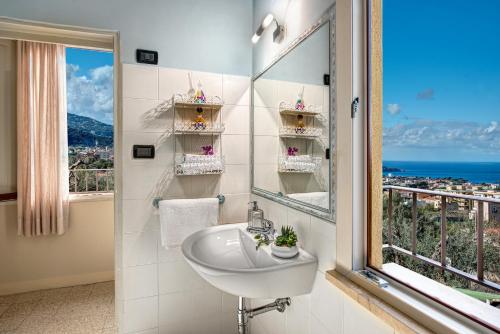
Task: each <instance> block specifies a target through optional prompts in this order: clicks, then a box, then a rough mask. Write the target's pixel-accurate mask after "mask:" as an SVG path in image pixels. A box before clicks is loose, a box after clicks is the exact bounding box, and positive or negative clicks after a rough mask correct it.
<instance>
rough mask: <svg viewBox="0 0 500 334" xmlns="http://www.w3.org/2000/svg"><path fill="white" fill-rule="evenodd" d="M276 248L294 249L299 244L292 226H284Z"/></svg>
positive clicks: (277, 239)
mask: <svg viewBox="0 0 500 334" xmlns="http://www.w3.org/2000/svg"><path fill="white" fill-rule="evenodd" d="M274 243H275V244H276V246H285V247H293V246H295V245H296V244H297V234H295V231H294V230H293V227H291V226H282V227H281V235H279V236H277V237H276V241H275V242H274Z"/></svg>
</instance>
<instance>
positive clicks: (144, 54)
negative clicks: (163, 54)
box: [135, 49, 158, 65]
mask: <svg viewBox="0 0 500 334" xmlns="http://www.w3.org/2000/svg"><path fill="white" fill-rule="evenodd" d="M135 59H136V61H137V62H138V63H142V64H150V65H158V52H157V51H151V50H142V49H137V51H136V52H135Z"/></svg>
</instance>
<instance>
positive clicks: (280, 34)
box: [252, 14, 285, 44]
mask: <svg viewBox="0 0 500 334" xmlns="http://www.w3.org/2000/svg"><path fill="white" fill-rule="evenodd" d="M273 22H275V23H276V29H274V32H273V42H274V43H281V41H282V40H283V38H284V37H285V26H284V25H280V24H279V23H278V21H277V20H276V19H275V18H274V16H273V14H267V15H266V17H264V19H263V20H262V23H261V24H260V25H259V28H257V31H256V32H255V34H253V36H252V43H253V44H256V43H257V42H258V41H259V39H260V36H261V35H262V33H263V32H264V30H266V28H267V27H269V26H270V25H271V23H273Z"/></svg>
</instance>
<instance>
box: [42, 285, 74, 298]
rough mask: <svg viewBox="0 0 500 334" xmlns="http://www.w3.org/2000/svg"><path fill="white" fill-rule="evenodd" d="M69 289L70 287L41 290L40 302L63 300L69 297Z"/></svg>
mask: <svg viewBox="0 0 500 334" xmlns="http://www.w3.org/2000/svg"><path fill="white" fill-rule="evenodd" d="M71 289H72V287H67V288H58V289H49V290H43V291H41V294H42V300H57V301H62V300H65V299H66V298H67V297H68V296H69V294H70V292H71Z"/></svg>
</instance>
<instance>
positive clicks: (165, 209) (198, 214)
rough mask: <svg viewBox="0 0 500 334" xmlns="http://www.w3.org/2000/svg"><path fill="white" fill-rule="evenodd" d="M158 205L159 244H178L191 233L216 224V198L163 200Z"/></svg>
mask: <svg viewBox="0 0 500 334" xmlns="http://www.w3.org/2000/svg"><path fill="white" fill-rule="evenodd" d="M159 207H160V229H161V244H162V245H163V246H164V247H167V248H172V247H177V246H179V245H180V244H181V243H182V241H183V240H184V239H185V238H186V237H187V236H189V235H190V234H191V233H194V232H196V231H199V230H201V229H204V228H205V227H209V226H213V225H217V222H218V218H219V200H218V199H217V198H196V199H171V200H163V201H160V203H159Z"/></svg>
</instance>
